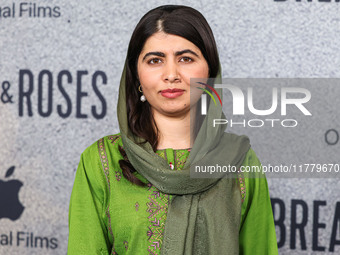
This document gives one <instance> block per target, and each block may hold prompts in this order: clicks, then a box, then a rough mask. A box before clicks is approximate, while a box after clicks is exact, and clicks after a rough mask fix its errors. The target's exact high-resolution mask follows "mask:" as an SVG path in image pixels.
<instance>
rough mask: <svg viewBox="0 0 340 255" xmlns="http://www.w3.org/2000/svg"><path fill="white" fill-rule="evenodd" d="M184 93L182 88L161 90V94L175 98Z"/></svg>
mask: <svg viewBox="0 0 340 255" xmlns="http://www.w3.org/2000/svg"><path fill="white" fill-rule="evenodd" d="M183 93H184V90H183V89H165V90H162V91H161V95H162V96H163V97H167V98H176V97H179V96H181V95H182V94H183Z"/></svg>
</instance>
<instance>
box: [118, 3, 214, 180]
mask: <svg viewBox="0 0 340 255" xmlns="http://www.w3.org/2000/svg"><path fill="white" fill-rule="evenodd" d="M157 32H164V33H167V34H173V35H178V36H181V37H183V38H185V39H187V40H188V41H190V42H192V43H193V44H195V45H196V46H197V47H198V48H199V49H200V51H201V52H202V55H203V56H204V58H205V60H206V61H207V63H208V66H209V76H210V77H212V78H214V77H216V75H217V73H218V70H219V65H220V62H219V57H218V53H217V47H216V43H215V39H214V35H213V33H212V31H211V28H210V26H209V24H208V22H207V21H206V19H205V18H204V17H203V15H202V14H201V13H200V12H198V11H197V10H195V9H193V8H191V7H188V6H182V5H164V6H160V7H157V8H155V9H153V10H151V11H149V12H148V13H146V14H145V15H144V16H143V17H142V19H141V20H140V21H139V22H138V24H137V26H136V28H135V30H134V31H133V33H132V36H131V39H130V43H129V47H128V52H127V66H126V77H125V80H126V106H127V114H128V125H129V128H130V130H131V131H132V132H133V133H134V134H135V135H137V136H139V137H141V138H144V139H145V141H148V142H149V143H150V144H151V146H152V148H153V149H154V151H156V148H157V144H158V129H157V125H156V123H155V120H154V118H153V116H152V114H151V108H150V104H149V103H148V102H147V101H146V102H141V101H140V100H139V98H140V94H138V87H139V85H140V84H139V81H138V73H137V61H138V57H139V55H140V53H141V51H142V49H143V47H144V44H145V42H146V40H147V39H148V38H149V37H150V36H152V35H153V34H155V33H157ZM197 121H198V122H202V121H203V120H202V119H200V120H197ZM196 134H197V133H196ZM119 163H120V166H121V168H122V170H123V175H124V176H125V177H126V178H127V179H128V180H129V181H131V182H133V183H135V184H137V185H141V186H143V183H142V182H141V181H140V180H139V179H138V178H137V177H135V176H134V175H133V174H132V173H133V172H134V171H135V169H134V168H133V166H132V165H131V164H130V163H129V162H128V161H127V160H121V161H120V162H119Z"/></svg>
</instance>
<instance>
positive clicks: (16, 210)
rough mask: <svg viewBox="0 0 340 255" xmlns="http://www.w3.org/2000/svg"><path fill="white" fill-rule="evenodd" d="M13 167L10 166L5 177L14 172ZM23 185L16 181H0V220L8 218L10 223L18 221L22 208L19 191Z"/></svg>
mask: <svg viewBox="0 0 340 255" xmlns="http://www.w3.org/2000/svg"><path fill="white" fill-rule="evenodd" d="M14 169H15V166H11V167H10V168H9V169H8V170H7V172H6V175H5V178H8V177H10V176H11V175H12V174H13V172H14ZM21 186H23V183H22V182H21V181H18V180H10V181H3V180H0V219H2V218H9V219H11V220H12V221H14V220H17V219H19V217H20V216H21V214H22V212H23V211H24V208H25V207H23V206H22V204H21V203H20V202H19V197H18V196H19V190H20V188H21Z"/></svg>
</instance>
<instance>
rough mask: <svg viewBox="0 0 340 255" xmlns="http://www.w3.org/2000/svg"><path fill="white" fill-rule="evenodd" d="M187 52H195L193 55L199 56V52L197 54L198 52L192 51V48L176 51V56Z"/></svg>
mask: <svg viewBox="0 0 340 255" xmlns="http://www.w3.org/2000/svg"><path fill="white" fill-rule="evenodd" d="M185 53H191V54H193V55H195V56H196V57H198V58H199V56H198V54H197V53H196V52H194V51H192V50H189V49H186V50H181V51H176V52H175V56H180V55H183V54H185Z"/></svg>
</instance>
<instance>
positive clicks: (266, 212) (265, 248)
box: [239, 149, 278, 255]
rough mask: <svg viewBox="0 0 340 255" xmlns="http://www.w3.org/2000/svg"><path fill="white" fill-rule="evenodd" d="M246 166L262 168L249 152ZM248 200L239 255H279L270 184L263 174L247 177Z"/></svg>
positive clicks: (244, 206) (242, 223) (250, 151)
mask: <svg viewBox="0 0 340 255" xmlns="http://www.w3.org/2000/svg"><path fill="white" fill-rule="evenodd" d="M243 166H258V167H260V166H261V163H260V161H259V160H258V158H257V157H256V154H255V152H254V151H253V150H252V149H250V150H249V152H248V153H247V156H246V158H245V160H244V163H243ZM244 177H245V178H244V183H245V197H244V202H243V205H242V212H241V226H240V235H239V237H240V254H243V255H257V254H259V255H260V254H261V255H266V254H268V255H275V254H278V248H277V241H276V234H275V224H274V219H273V213H272V207H271V202H270V197H269V191H268V185H267V180H266V178H265V177H264V175H263V176H260V174H257V176H256V177H255V178H254V176H253V177H252V178H249V175H247V173H244Z"/></svg>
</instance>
